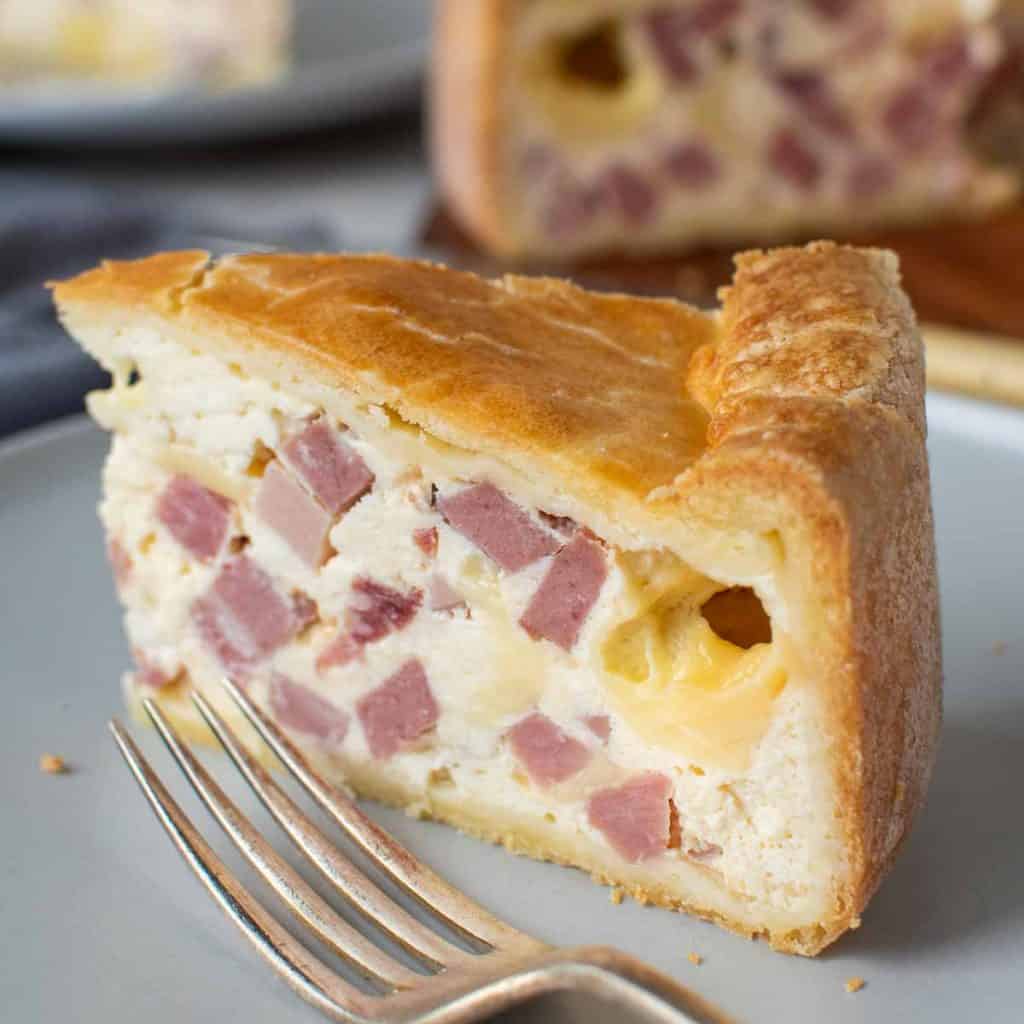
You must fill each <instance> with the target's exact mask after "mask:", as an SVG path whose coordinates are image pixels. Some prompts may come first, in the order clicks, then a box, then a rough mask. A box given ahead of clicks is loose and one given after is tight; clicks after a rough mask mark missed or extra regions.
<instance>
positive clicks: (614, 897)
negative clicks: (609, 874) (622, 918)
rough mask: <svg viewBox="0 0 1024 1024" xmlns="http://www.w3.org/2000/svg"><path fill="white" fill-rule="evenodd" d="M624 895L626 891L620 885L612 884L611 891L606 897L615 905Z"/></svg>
mask: <svg viewBox="0 0 1024 1024" xmlns="http://www.w3.org/2000/svg"><path fill="white" fill-rule="evenodd" d="M625 895H626V892H625V890H624V889H623V888H622V886H621V885H613V886H612V890H611V892H610V893H608V899H610V900H611V901H612V903H614V904H615V906H618V905H619V904H620V903H621V902H622V900H623V898H624V897H625Z"/></svg>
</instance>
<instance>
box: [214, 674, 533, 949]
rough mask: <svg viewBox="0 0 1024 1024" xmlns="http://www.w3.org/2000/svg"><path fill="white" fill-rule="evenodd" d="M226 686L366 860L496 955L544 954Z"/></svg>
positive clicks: (233, 687)
mask: <svg viewBox="0 0 1024 1024" xmlns="http://www.w3.org/2000/svg"><path fill="white" fill-rule="evenodd" d="M223 682H224V686H225V688H226V689H227V691H228V693H229V694H230V696H231V698H232V699H233V700H234V702H235V703H236V704H237V705H238V707H239V708H240V709H241V711H242V713H243V714H244V715H245V716H246V718H248V720H249V721H250V722H251V723H252V725H253V727H254V728H255V729H256V731H257V732H258V733H259V734H260V736H261V737H262V738H263V741H264V742H265V743H266V744H267V745H268V746H269V747H270V748H271V750H273V751H274V753H275V754H276V755H277V756H278V757H279V758H280V759H281V761H282V762H283V763H284V765H285V766H286V767H287V768H288V770H289V771H290V772H291V773H292V775H293V776H294V777H295V778H296V779H297V780H298V782H300V783H301V784H302V786H303V787H304V788H305V789H306V790H307V792H309V794H310V795H311V796H312V797H313V799H314V800H316V802H317V803H318V804H319V805H320V806H321V807H322V808H323V809H324V811H326V812H327V814H329V815H330V816H331V818H333V819H334V821H335V822H336V823H337V824H338V826H339V827H340V828H341V829H342V830H343V831H344V832H345V833H346V834H347V835H348V837H349V838H350V839H351V840H352V841H353V842H355V843H356V845H357V846H359V848H360V849H361V850H362V851H363V853H364V854H366V856H367V857H369V859H370V860H371V861H372V862H373V863H374V865H376V866H377V867H378V868H380V869H381V870H382V871H384V872H385V874H387V875H388V876H389V877H390V878H391V879H392V881H394V882H395V883H396V884H397V885H399V886H400V887H401V888H402V889H403V890H404V891H405V892H407V893H409V894H410V895H411V896H414V897H416V899H418V900H419V901H420V902H421V903H423V904H424V905H425V906H426V907H427V908H428V909H430V910H432V911H433V912H434V913H435V914H437V915H438V917H440V918H442V919H443V920H444V921H445V922H446V923H447V924H448V925H449V926H450V927H452V928H454V929H455V930H456V931H458V932H461V933H462V934H463V935H468V936H469V937H470V938H475V939H478V940H481V941H483V942H486V943H487V944H488V945H490V946H492V947H493V948H495V949H504V950H516V951H517V952H525V951H538V950H541V949H545V948H547V947H545V946H544V945H543V944H542V943H540V942H538V941H537V940H536V939H534V938H532V937H531V936H529V935H526V934H525V933H523V932H520V931H517V930H516V929H515V928H513V927H512V926H511V925H507V924H505V922H504V921H502V920H500V919H499V918H497V917H495V916H494V915H493V914H491V913H490V912H489V911H487V910H485V909H484V908H483V907H481V906H480V905H479V904H478V903H475V902H474V901H473V900H471V899H470V898H469V897H468V896H466V895H464V894H463V893H462V892H460V891H459V890H458V889H456V888H455V887H454V886H453V885H450V884H449V883H448V882H446V881H445V880H444V879H443V878H441V877H440V876H439V875H437V874H435V873H434V872H433V871H432V870H431V869H430V868H428V867H427V866H426V865H425V864H423V863H422V862H421V861H419V860H418V859H417V858H416V857H414V856H413V855H412V854H411V853H410V852H409V851H408V850H407V849H406V848H405V847H404V846H402V845H401V844H400V843H399V842H397V841H396V840H395V839H392V837H391V836H390V835H388V833H387V832H385V831H384V830H383V829H382V828H380V827H379V826H378V825H377V824H375V823H374V822H373V821H372V820H371V819H370V818H368V817H367V816H366V815H365V814H364V813H363V812H362V811H361V810H360V809H359V808H358V807H357V806H356V805H355V803H354V802H353V801H352V800H351V799H349V798H348V797H347V796H346V795H345V794H344V793H342V792H341V790H339V789H336V788H335V787H334V786H331V785H329V784H328V783H327V782H325V781H324V779H323V778H321V777H320V775H319V774H317V772H316V771H314V770H313V768H312V767H311V766H310V764H309V763H308V762H307V761H306V759H305V757H304V756H303V755H302V754H301V753H300V752H299V750H298V748H297V747H296V746H295V745H294V744H293V743H292V742H291V740H289V739H288V738H287V737H286V736H285V735H284V733H282V732H281V730H280V729H278V727H277V726H276V725H275V724H274V723H273V722H271V721H270V719H269V718H268V717H267V716H266V715H265V714H264V713H263V712H262V711H261V710H260V709H259V708H258V707H257V706H256V705H255V704H254V703H253V702H252V701H251V700H250V699H249V697H248V696H247V695H246V694H245V693H244V692H243V691H242V690H241V689H240V688H239V687H238V686H236V685H235V683H234V682H232V680H230V679H228V678H227V677H226V676H225V677H224V680H223Z"/></svg>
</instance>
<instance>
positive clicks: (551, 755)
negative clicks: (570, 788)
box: [506, 711, 590, 786]
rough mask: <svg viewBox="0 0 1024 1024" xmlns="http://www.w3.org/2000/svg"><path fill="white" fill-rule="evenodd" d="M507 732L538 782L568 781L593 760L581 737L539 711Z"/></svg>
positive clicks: (547, 783)
mask: <svg viewBox="0 0 1024 1024" xmlns="http://www.w3.org/2000/svg"><path fill="white" fill-rule="evenodd" d="M506 735H507V736H508V741H509V745H510V746H511V748H512V753H513V754H515V756H516V760H518V761H519V763H520V764H521V765H522V766H523V767H524V768H525V769H526V774H527V775H529V776H530V779H531V780H532V781H533V782H534V783H536V784H537V785H538V786H550V785H553V784H554V783H556V782H564V781H565V780H566V779H568V778H571V777H572V776H573V775H575V774H576V773H577V772H580V771H582V770H583V768H584V767H586V764H587V762H588V761H589V760H590V751H589V750H587V748H586V747H585V746H584V745H583V744H582V743H580V741H579V740H577V739H573V737H572V736H569V735H567V734H566V733H564V732H563V731H562V730H561V729H560V728H559V727H558V726H557V725H555V723H554V722H552V721H551V719H550V718H548V717H547V716H546V715H542V714H541V713H540V712H539V711H535V712H534V713H533V714H532V715H528V716H527V717H526V718H524V719H522V720H521V721H519V722H516V724H515V725H514V726H512V728H511V729H509V731H508V733H507V734H506Z"/></svg>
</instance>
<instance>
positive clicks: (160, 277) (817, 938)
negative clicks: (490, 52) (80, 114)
mask: <svg viewBox="0 0 1024 1024" xmlns="http://www.w3.org/2000/svg"><path fill="white" fill-rule="evenodd" d="M204 266H205V257H204V256H203V255H202V254H197V253H186V254H177V255H175V254H169V255H165V256H163V257H154V258H152V259H150V260H146V261H141V262H138V263H134V264H116V263H110V264H105V265H104V266H103V267H101V268H98V269H97V270H94V271H91V272H89V273H87V274H84V275H82V276H80V277H78V278H76V279H74V280H72V281H69V282H66V283H64V284H61V285H58V286H57V287H56V298H57V301H58V304H59V305H60V307H61V309H62V314H63V315H64V316H65V318H66V319H68V322H69V323H71V324H72V325H73V326H74V325H76V324H78V325H81V324H84V323H87V322H88V321H89V320H90V318H95V319H103V318H104V317H108V318H109V317H110V316H112V315H115V316H117V317H120V318H122V319H124V318H126V317H128V316H147V315H151V314H152V315H154V316H155V317H156V318H157V319H158V320H159V321H160V323H161V324H163V325H165V326H166V325H167V324H173V325H175V327H176V328H180V329H181V331H182V332H183V333H184V334H186V335H187V336H188V337H189V338H190V339H192V340H191V342H190V343H191V344H193V345H196V346H203V347H204V348H206V349H208V350H210V351H213V352H215V353H220V354H221V355H223V356H225V357H226V358H228V359H231V358H237V359H243V357H244V356H259V357H260V358H262V359H264V360H265V359H267V358H271V357H272V358H274V359H276V360H277V363H275V366H276V367H277V370H276V371H275V372H278V374H279V377H280V378H281V379H283V380H286V381H297V380H300V379H301V378H302V377H304V376H305V377H310V376H315V377H316V378H317V379H318V380H319V381H321V382H322V383H323V384H325V385H327V386H333V387H339V388H345V389H351V390H352V391H355V392H356V393H357V394H358V395H359V396H361V398H362V399H363V400H365V401H372V402H382V403H384V404H387V405H388V406H389V407H391V408H392V409H394V410H396V411H397V412H398V413H399V414H401V415H402V416H403V417H404V418H406V419H408V420H410V421H412V422H415V423H418V424H420V425H422V426H424V427H425V428H426V429H427V430H429V431H431V432H432V433H434V434H436V435H437V436H439V437H441V438H443V439H445V440H448V441H450V442H451V443H455V444H459V443H463V444H465V445H466V446H467V447H472V448H474V449H476V450H482V451H486V452H490V453H492V454H494V455H495V456H496V457H497V458H499V459H504V460H506V461H507V462H508V463H509V464H512V465H514V466H515V467H516V468H518V469H520V470H522V471H524V472H526V473H529V474H531V475H533V476H537V477H542V478H543V477H546V478H548V479H549V480H553V481H554V482H555V483H553V484H552V486H557V487H558V488H559V489H560V490H562V491H564V492H566V493H571V494H573V495H574V496H575V497H576V498H577V499H578V501H579V502H580V503H582V504H583V505H584V506H586V507H587V508H593V509H598V508H600V509H604V508H605V507H607V506H611V505H615V506H616V507H617V508H619V509H620V510H622V511H624V512H625V514H626V515H627V516H628V517H630V518H631V520H632V521H633V522H634V523H636V524H637V525H638V528H639V529H641V530H643V529H646V524H649V523H651V522H659V523H662V522H668V523H672V522H677V523H685V522H698V523H701V524H704V525H705V526H708V527H711V528H715V527H721V528H723V529H726V530H728V529H735V527H736V525H737V524H741V525H742V527H743V528H744V529H745V530H748V531H753V532H755V533H756V532H760V533H763V534H766V535H774V536H776V537H777V538H778V539H779V543H780V545H781V549H782V550H783V551H784V552H785V570H784V572H783V578H782V579H781V581H780V586H781V588H782V590H783V591H784V596H785V598H786V602H787V606H789V607H791V608H792V610H793V614H794V615H795V616H796V617H797V618H798V619H799V623H800V630H799V633H800V637H801V642H802V643H803V644H804V645H805V646H806V648H807V656H808V657H809V659H811V661H812V662H813V666H812V668H813V671H809V672H808V676H809V677H810V678H815V679H820V680H824V681H825V683H824V685H825V687H826V693H825V700H826V704H827V708H828V728H827V731H828V737H827V739H828V742H829V743H830V744H831V752H832V761H833V763H834V765H835V773H836V787H837V791H838V794H839V800H838V805H839V810H840V814H841V816H842V817H841V827H842V830H843V835H844V837H845V855H846V859H847V861H848V864H849V871H848V875H847V879H846V882H845V883H844V885H843V886H842V888H841V890H840V891H838V892H836V894H835V900H834V906H833V910H832V913H831V914H830V915H829V916H828V918H827V919H825V920H823V921H821V922H820V923H819V924H818V926H816V927H815V928H811V929H808V930H806V931H805V932H802V933H799V934H795V935H791V936H788V937H781V938H780V937H778V936H775V937H773V941H774V943H775V944H776V945H777V946H779V947H781V948H785V949H789V950H790V951H793V952H801V953H810V954H813V953H815V952H817V951H818V950H820V949H821V948H823V947H824V946H825V945H827V944H828V942H830V941H831V940H832V939H834V938H835V937H836V936H837V935H839V934H841V933H842V932H843V931H845V930H846V929H847V928H850V927H853V926H855V925H856V923H857V922H858V920H859V914H860V912H861V910H862V909H863V907H864V905H865V904H866V902H867V900H868V899H869V897H870V896H871V894H872V892H873V891H874V890H875V888H876V887H877V885H878V883H879V881H880V880H881V878H882V876H883V875H884V873H885V871H886V869H887V868H888V866H889V864H890V863H891V861H892V858H893V855H894V853H895V850H896V848H897V846H898V845H899V842H900V841H901V839H902V837H903V836H904V835H905V834H906V831H907V829H908V827H909V824H910V822H911V820H912V818H913V816H914V814H915V812H916V811H917V809H918V807H919V806H920V804H921V802H922V800H923V797H924V792H925V788H926V786H927V781H928V777H929V774H930V771H931V766H932V761H933V758H934V752H935V744H936V740H937V734H938V725H939V715H940V709H941V693H940V688H941V666H940V660H939V659H940V651H939V639H938V603H937V590H936V578H935V561H934V548H933V531H932V520H931V506H930V496H929V486H928V469H927V462H926V457H925V450H924V413H923V408H924V406H923V393H924V375H923V367H922V355H921V343H920V339H919V337H918V334H917V330H916V326H915V323H914V319H913V314H912V312H911V310H910V308H909V305H908V304H907V302H906V299H905V297H903V295H902V292H901V291H900V289H899V278H898V270H897V267H896V263H895V259H894V258H893V257H891V256H890V255H888V254H885V253H880V252H874V251H864V250H855V249H851V248H843V247H838V246H835V245H832V244H830V243H818V244H815V245H812V246H808V247H806V248H803V249H786V250H779V251H776V252H774V253H769V254H764V253H750V254H747V255H745V256H742V257H740V258H739V259H738V272H737V276H736V281H735V283H734V285H733V286H732V288H731V289H728V290H727V291H726V292H724V293H723V300H724V308H723V312H722V315H721V319H720V322H719V321H716V320H715V319H714V318H711V317H709V316H706V315H704V314H701V313H699V312H697V311H695V310H691V309H688V308H687V307H684V306H681V305H678V304H676V303H673V302H668V301H655V300H643V299H632V298H627V297H623V296H597V295H591V294H588V293H586V292H583V291H581V290H580V289H578V288H575V287H573V286H571V285H567V284H564V283H561V282H557V281H551V280H545V279H538V280H529V279H523V278H506V279H505V280H503V281H500V282H494V283H488V282H484V281H481V280H480V279H478V278H475V277H473V276H471V275H468V274H461V273H457V272H454V271H449V270H445V269H443V268H439V267H434V266H430V265H428V264H423V263H409V262H403V261H398V260H394V259H390V258H388V257H345V256H247V257H232V258H228V259H225V260H223V261H221V262H220V264H219V265H218V266H216V267H214V268H212V269H208V270H205V271H204V270H203V269H202V268H203V267H204ZM261 365H265V364H261ZM694 396H697V397H699V398H700V399H701V400H702V401H703V402H704V403H706V406H707V408H706V409H705V408H704V407H703V406H701V405H699V404H698V403H697V401H695V399H694ZM595 514H596V513H595Z"/></svg>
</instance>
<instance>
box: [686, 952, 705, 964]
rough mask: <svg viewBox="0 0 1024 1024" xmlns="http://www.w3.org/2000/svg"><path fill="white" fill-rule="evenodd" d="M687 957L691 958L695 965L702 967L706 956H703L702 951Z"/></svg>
mask: <svg viewBox="0 0 1024 1024" xmlns="http://www.w3.org/2000/svg"><path fill="white" fill-rule="evenodd" d="M686 959H687V960H689V961H690V963H691V964H693V966H694V967H700V965H701V964H702V963H704V957H702V956H701V955H700V953H691V954H690V955H689V956H688V957H687V958H686Z"/></svg>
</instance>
